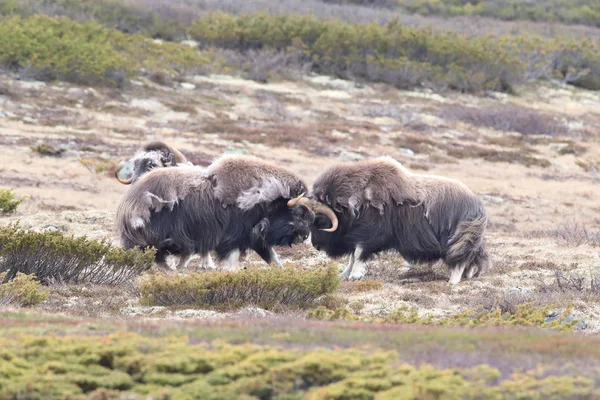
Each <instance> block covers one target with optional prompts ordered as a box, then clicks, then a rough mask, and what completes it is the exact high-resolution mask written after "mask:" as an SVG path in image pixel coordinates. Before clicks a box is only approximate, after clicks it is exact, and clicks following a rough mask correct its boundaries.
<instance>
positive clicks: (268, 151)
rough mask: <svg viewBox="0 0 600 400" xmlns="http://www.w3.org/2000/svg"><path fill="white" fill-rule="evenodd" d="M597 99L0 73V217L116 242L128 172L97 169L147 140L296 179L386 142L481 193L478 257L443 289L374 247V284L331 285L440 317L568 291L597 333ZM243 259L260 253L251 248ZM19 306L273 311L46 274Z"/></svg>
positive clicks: (132, 311)
mask: <svg viewBox="0 0 600 400" xmlns="http://www.w3.org/2000/svg"><path fill="white" fill-rule="evenodd" d="M599 110H600V94H598V93H595V92H589V91H581V90H578V89H574V88H567V87H562V86H546V87H530V88H519V90H518V94H517V95H515V96H507V95H502V94H489V95H481V96H472V95H466V94H456V93H446V94H436V93H432V92H427V91H399V90H397V89H394V88H391V87H388V86H385V85H355V84H354V83H351V82H348V81H341V80H334V79H331V78H327V77H323V76H311V77H305V78H302V79H300V78H298V80H296V81H294V82H287V81H286V82H274V83H268V84H261V83H256V82H254V81H248V80H243V79H240V78H236V77H231V76H195V77H191V78H189V79H187V80H186V81H182V82H173V83H167V84H158V83H155V82H153V81H150V80H145V79H140V80H138V81H134V82H133V85H132V86H131V87H129V88H127V89H125V90H122V91H121V90H119V91H117V90H112V89H91V88H87V87H79V86H74V85H68V84H61V83H56V84H48V83H42V82H27V81H18V80H14V79H12V78H11V77H10V76H3V77H1V78H0V122H1V124H0V153H1V154H2V160H3V162H2V165H1V166H0V172H1V173H0V188H10V189H14V190H15V192H16V194H17V195H18V196H26V199H25V201H24V202H23V203H22V204H21V206H20V207H19V209H18V212H17V213H16V214H15V215H13V216H10V217H3V218H1V219H0V223H1V224H8V223H12V222H16V221H20V225H21V227H23V228H26V229H34V230H42V229H45V228H47V227H48V226H53V227H56V228H58V229H60V230H62V231H64V232H66V233H69V234H75V235H77V236H79V235H86V236H88V237H91V238H98V239H100V238H107V239H109V240H113V241H114V242H115V243H117V240H116V235H115V233H114V232H113V223H114V212H115V209H116V206H117V203H118V201H119V199H120V197H121V196H122V195H123V193H124V192H125V190H126V189H127V187H125V186H123V185H121V184H119V183H118V182H117V181H116V180H115V179H114V175H113V174H114V172H113V171H114V170H113V168H114V165H115V164H116V163H117V162H119V161H121V160H125V159H127V158H129V157H130V156H131V155H133V154H134V153H135V151H137V150H138V149H139V148H140V147H141V146H142V145H143V144H144V143H146V142H147V141H150V140H155V139H160V140H165V141H167V142H170V143H172V144H173V145H175V146H176V147H178V148H179V149H180V150H181V151H182V152H184V154H185V155H186V156H187V157H188V158H189V159H190V161H192V162H193V163H195V164H199V165H207V164H208V163H210V162H211V160H212V159H213V158H214V157H217V156H219V155H220V154H223V153H224V152H236V153H248V154H254V155H256V156H259V157H262V158H264V159H267V160H270V161H274V162H276V163H277V164H279V165H281V166H284V167H286V168H289V169H290V170H292V171H293V172H295V173H297V174H299V175H300V176H302V177H303V178H304V179H305V180H306V182H307V183H308V184H309V185H310V184H312V182H313V181H314V179H315V178H316V177H317V176H318V174H319V173H320V172H321V171H322V170H323V169H324V168H326V167H327V166H329V165H331V164H333V163H335V162H338V161H346V160H358V159H362V158H366V157H374V156H380V155H390V156H393V157H395V158H396V159H398V160H399V161H401V162H402V163H403V164H404V165H406V166H407V167H408V168H410V169H412V170H414V171H415V172H423V173H429V174H440V175H444V176H448V177H452V178H456V179H460V180H461V181H463V182H464V183H465V184H467V185H468V186H469V187H470V188H471V189H472V190H473V191H475V192H476V193H477V194H478V195H479V196H480V197H481V198H482V199H483V201H484V203H485V206H486V208H487V210H488V213H489V228H488V234H487V238H488V241H489V248H490V253H491V255H492V258H493V262H494V268H493V269H492V270H491V271H489V272H488V273H487V274H485V275H484V276H481V277H480V278H478V279H474V280H470V281H463V282H461V283H460V284H459V285H457V286H454V287H451V286H450V285H449V284H448V283H447V278H448V274H447V271H446V269H445V267H444V266H443V265H433V266H409V265H407V264H406V263H405V262H404V261H403V260H402V259H401V258H400V257H398V256H396V255H394V254H382V255H381V256H379V257H378V258H376V259H374V260H373V261H371V262H370V264H369V272H368V274H367V276H366V278H367V279H375V280H378V281H380V282H381V283H382V284H381V285H373V286H372V287H371V288H368V290H362V289H364V287H363V288H361V287H360V286H358V285H356V284H355V283H343V284H342V287H341V290H340V293H341V296H343V298H344V300H345V301H346V303H347V305H348V306H349V307H350V308H351V309H352V310H353V311H354V312H355V313H356V314H357V315H359V316H376V317H377V316H385V315H387V314H389V313H390V312H392V311H393V310H395V309H397V308H398V307H400V306H403V305H408V306H412V307H416V308H417V309H418V311H419V313H420V314H422V315H435V316H444V315H450V314H454V313H456V312H459V311H461V310H464V309H466V308H469V307H477V306H493V305H499V306H501V307H503V308H505V309H510V308H511V307H512V308H514V307H515V306H516V305H517V304H520V303H523V302H527V301H533V302H535V303H537V304H540V305H547V304H556V305H558V306H560V307H566V306H567V304H569V303H571V304H572V305H573V307H574V311H573V314H574V316H575V317H576V318H578V319H581V320H583V321H585V326H584V327H582V328H581V330H583V331H584V332H590V333H597V332H599V331H600V292H598V287H597V286H594V285H593V281H592V279H594V278H596V279H597V276H598V275H600V270H599V267H600V254H599V247H600V205H599V203H598V201H597V199H598V198H599V197H600V173H599V171H598V170H599V168H600V144H599V143H600V142H599V141H598V139H599V136H598V133H599V132H600V112H599ZM41 144H44V145H49V146H50V147H48V146H41V147H40V145H41ZM53 153H54V154H53ZM278 252H279V253H280V254H281V257H282V261H283V262H284V264H285V263H302V264H307V265H313V264H318V263H321V262H323V261H324V260H325V258H326V257H325V255H324V254H320V253H318V252H317V251H316V250H314V249H313V248H312V246H310V244H309V243H305V244H302V245H299V246H295V247H293V248H291V249H278ZM345 261H346V260H339V263H340V266H342V265H343V264H344V263H345ZM245 263H246V265H248V266H252V267H257V268H259V267H261V266H262V265H263V263H262V261H260V260H259V258H258V257H256V256H255V255H254V254H250V255H249V256H248V257H247V259H246V260H245ZM195 265H196V264H195V263H194V262H192V263H191V265H190V268H194V267H195ZM596 282H597V281H596ZM36 311H38V312H42V313H53V314H54V313H64V314H71V315H80V316H81V315H84V316H90V317H100V318H103V317H110V318H111V319H115V318H116V319H119V318H124V319H131V318H134V317H135V318H141V319H147V318H151V319H166V318H168V319H173V318H194V319H203V320H204V319H222V318H225V317H231V316H233V315H234V314H235V315H248V314H249V315H252V316H259V317H266V318H274V317H273V316H272V315H271V314H270V313H269V312H265V311H264V310H260V309H256V308H251V309H246V310H241V311H236V312H231V313H219V312H216V311H210V310H170V309H162V308H151V307H141V306H139V303H138V297H137V293H136V291H135V289H131V290H129V289H126V288H120V287H119V288H114V287H113V288H110V287H108V288H107V287H94V286H89V285H88V286H65V285H56V286H54V287H52V288H51V294H50V297H49V298H48V300H46V301H45V302H44V303H42V304H41V305H39V306H37V310H36ZM295 317H297V318H302V315H295Z"/></svg>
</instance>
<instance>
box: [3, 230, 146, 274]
mask: <svg viewBox="0 0 600 400" xmlns="http://www.w3.org/2000/svg"><path fill="white" fill-rule="evenodd" d="M153 262H154V251H153V250H147V251H145V252H143V253H142V252H140V251H138V250H124V249H122V248H113V247H111V246H110V245H109V244H108V243H106V242H104V241H96V240H90V239H87V238H86V237H77V238H76V237H73V236H66V235H63V234H62V233H61V232H60V231H55V232H33V231H26V230H22V229H20V228H19V227H18V226H17V225H9V226H5V227H2V228H0V273H3V272H4V273H6V277H5V280H11V279H14V278H16V276H17V274H18V273H23V274H27V275H30V274H35V276H36V277H37V279H39V281H40V282H42V283H52V282H64V283H86V282H89V283H97V284H118V283H123V282H127V281H130V280H131V279H132V278H133V277H135V276H137V275H138V274H140V273H141V272H143V271H145V270H147V269H149V268H150V267H151V266H152V263H153Z"/></svg>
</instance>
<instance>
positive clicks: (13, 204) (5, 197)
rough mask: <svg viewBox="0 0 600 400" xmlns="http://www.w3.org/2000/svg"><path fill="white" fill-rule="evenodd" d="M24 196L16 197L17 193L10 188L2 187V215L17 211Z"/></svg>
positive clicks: (0, 193) (0, 208)
mask: <svg viewBox="0 0 600 400" xmlns="http://www.w3.org/2000/svg"><path fill="white" fill-rule="evenodd" d="M23 200H25V199H23V198H21V199H16V198H15V193H14V192H13V191H12V190H10V189H0V215H10V214H12V213H14V212H15V211H17V207H19V204H21V203H22V202H23Z"/></svg>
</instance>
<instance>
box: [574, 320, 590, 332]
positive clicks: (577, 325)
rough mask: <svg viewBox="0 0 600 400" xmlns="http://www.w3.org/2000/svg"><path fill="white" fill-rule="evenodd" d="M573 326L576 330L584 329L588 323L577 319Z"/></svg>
mask: <svg viewBox="0 0 600 400" xmlns="http://www.w3.org/2000/svg"><path fill="white" fill-rule="evenodd" d="M575 327H576V328H577V329H578V330H580V331H582V330H584V329H586V328H587V327H588V324H587V322H585V321H579V322H578V323H577V324H575Z"/></svg>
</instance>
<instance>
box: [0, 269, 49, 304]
mask: <svg viewBox="0 0 600 400" xmlns="http://www.w3.org/2000/svg"><path fill="white" fill-rule="evenodd" d="M6 278H7V273H6V272H3V273H0V304H2V305H6V304H12V305H16V306H21V307H29V306H35V305H38V304H40V303H41V302H43V301H44V300H46V299H47V298H48V291H47V289H45V288H43V287H42V285H41V284H40V283H39V282H38V281H36V280H35V275H25V274H22V273H17V275H16V276H15V278H14V279H12V280H10V281H8V282H5V280H6Z"/></svg>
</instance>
